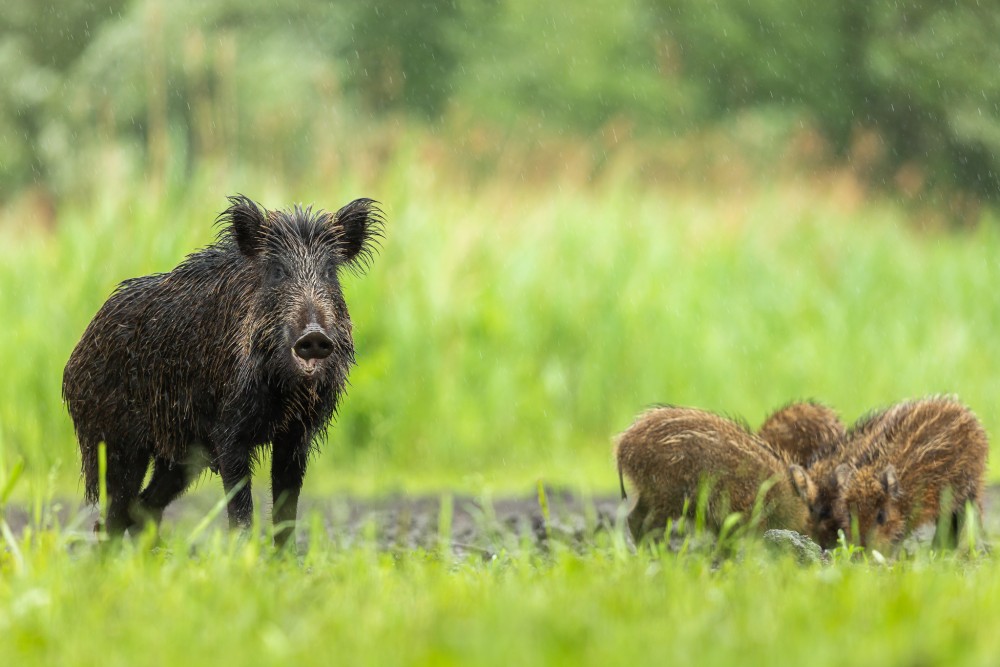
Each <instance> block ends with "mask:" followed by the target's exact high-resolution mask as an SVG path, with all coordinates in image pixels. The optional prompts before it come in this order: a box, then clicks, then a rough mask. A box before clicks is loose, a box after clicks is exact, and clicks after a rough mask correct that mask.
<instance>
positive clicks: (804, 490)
mask: <svg viewBox="0 0 1000 667" xmlns="http://www.w3.org/2000/svg"><path fill="white" fill-rule="evenodd" d="M788 474H789V475H790V476H791V478H792V486H794V487H795V491H796V492H797V493H798V494H799V497H801V498H802V500H804V501H806V503H808V504H809V505H812V504H813V503H815V502H816V485H815V484H813V481H812V478H810V477H809V473H807V472H806V469H805V468H803V467H802V466H800V465H790V466H788Z"/></svg>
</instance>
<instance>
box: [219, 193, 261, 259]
mask: <svg viewBox="0 0 1000 667" xmlns="http://www.w3.org/2000/svg"><path fill="white" fill-rule="evenodd" d="M227 199H229V208H227V209H226V210H225V211H223V212H222V213H220V214H219V218H218V220H217V221H216V222H217V223H219V224H221V225H226V226H227V228H226V229H228V230H229V233H230V234H232V236H233V238H235V239H236V245H237V246H238V247H239V249H240V252H241V253H243V254H244V255H246V256H247V257H253V256H254V255H256V254H257V253H258V252H260V246H261V236H262V229H263V227H264V224H265V223H266V222H267V216H268V212H267V209H265V208H263V207H261V206H258V205H257V204H256V203H255V202H254V201H252V200H251V199H250V198H249V197H247V196H245V195H234V196H232V197H227ZM226 229H223V233H226Z"/></svg>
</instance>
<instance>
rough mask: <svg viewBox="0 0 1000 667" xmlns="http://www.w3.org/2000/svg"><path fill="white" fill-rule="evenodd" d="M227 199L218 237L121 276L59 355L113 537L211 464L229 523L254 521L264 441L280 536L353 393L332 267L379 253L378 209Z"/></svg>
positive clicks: (337, 270)
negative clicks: (324, 438)
mask: <svg viewBox="0 0 1000 667" xmlns="http://www.w3.org/2000/svg"><path fill="white" fill-rule="evenodd" d="M229 202H230V206H229V208H228V209H226V211H224V212H223V213H222V214H221V215H220V216H219V222H220V223H221V225H222V227H221V230H220V233H219V236H218V238H217V240H216V242H215V243H213V244H211V245H209V246H208V247H206V248H204V249H203V250H200V251H198V252H195V253H193V254H191V255H189V256H188V257H187V259H185V260H184V261H183V262H182V263H181V264H180V265H178V266H177V267H176V268H175V269H173V270H172V271H170V272H168V273H161V274H154V275H150V276H144V277H141V278H134V279H131V280H126V281H125V282H123V283H122V284H121V285H119V286H118V288H117V290H115V292H114V293H113V294H112V295H111V297H110V298H109V299H108V300H107V302H106V303H105V304H104V305H103V306H102V307H101V309H100V310H99V311H98V313H97V315H95V316H94V319H93V321H91V323H90V325H89V326H88V327H87V329H86V331H85V332H84V334H83V337H82V338H81V340H80V342H79V343H78V344H77V346H76V349H74V350H73V353H72V355H71V356H70V359H69V362H68V363H67V364H66V370H65V372H64V375H63V397H64V399H65V400H66V403H67V405H68V408H69V412H70V415H71V417H72V419H73V424H74V426H75V429H76V434H77V438H78V440H79V442H80V452H81V454H82V458H83V475H84V479H85V493H86V498H87V500H88V501H90V502H96V501H97V498H98V486H99V479H98V447H99V444H100V443H102V442H103V443H105V445H106V451H107V493H108V513H107V529H108V532H109V533H110V534H112V535H121V534H122V533H124V532H125V531H126V530H127V529H129V528H130V527H132V526H133V525H135V523H136V522H137V521H139V520H142V519H152V520H154V521H159V518H160V517H161V516H162V513H163V508H164V507H166V506H167V504H168V503H170V502H171V501H172V500H173V499H174V498H176V497H177V496H178V495H180V494H181V493H183V491H184V490H185V489H186V487H187V486H188V484H189V483H190V481H191V480H192V478H193V477H194V476H196V475H197V474H199V473H200V471H201V470H202V469H203V468H204V467H205V466H206V465H209V466H211V468H212V469H213V470H216V471H218V472H219V474H220V475H221V477H222V483H223V487H224V488H225V490H226V492H227V494H230V496H231V499H230V500H229V504H228V514H229V523H230V526H238V527H242V528H245V527H247V526H248V525H249V524H250V521H251V517H252V513H253V500H252V496H251V493H250V476H251V473H252V469H253V463H254V461H255V459H256V455H257V453H258V452H259V450H260V449H261V448H262V447H265V446H270V448H271V451H272V471H271V486H272V494H273V499H274V506H273V520H274V523H275V540H276V542H277V543H278V544H283V543H284V542H285V541H286V540H287V539H288V538H289V537H290V536H291V535H292V534H293V532H294V529H293V528H292V523H293V522H294V520H295V516H296V508H297V504H298V496H299V490H300V488H301V486H302V480H303V476H304V475H305V470H306V462H307V460H308V457H309V454H310V450H311V448H312V446H313V443H314V441H315V440H316V439H317V438H318V437H319V436H321V435H322V434H324V433H325V428H326V426H327V424H328V422H329V421H330V420H331V418H332V417H333V415H334V414H335V412H336V410H337V407H338V405H339V403H340V399H341V397H342V395H343V393H344V389H345V386H346V382H347V374H348V370H349V369H350V367H351V366H352V365H353V364H354V342H353V338H352V325H351V319H350V316H349V314H348V311H347V304H346V303H345V301H344V297H343V293H342V291H341V286H340V280H339V276H340V274H341V273H342V271H343V270H344V269H353V270H358V269H361V268H364V267H366V266H367V265H368V263H369V261H370V260H371V259H372V256H373V250H374V248H375V245H374V244H375V243H376V242H377V239H378V238H380V237H381V233H382V224H383V220H382V215H381V212H380V210H379V209H378V207H377V206H376V203H375V202H374V201H372V200H370V199H358V200H355V201H353V202H351V203H350V204H347V205H346V206H344V207H343V208H341V209H340V210H339V211H337V212H336V213H328V212H325V211H317V210H313V209H311V208H305V209H303V208H301V207H298V206H296V207H294V208H292V209H290V210H284V211H268V210H265V209H263V208H261V207H260V206H258V205H257V204H255V203H254V202H252V201H251V200H249V199H248V198H246V197H244V196H242V195H239V196H234V197H230V198H229ZM150 462H152V465H153V473H152V477H151V478H150V481H149V483H148V484H147V485H146V488H145V489H142V490H141V491H140V489H141V485H142V483H143V479H144V477H145V475H146V472H147V469H148V468H149V466H150Z"/></svg>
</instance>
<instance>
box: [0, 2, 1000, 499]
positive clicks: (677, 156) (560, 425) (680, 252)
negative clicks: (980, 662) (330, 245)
mask: <svg viewBox="0 0 1000 667" xmlns="http://www.w3.org/2000/svg"><path fill="white" fill-rule="evenodd" d="M998 34H1000V9H996V8H990V6H989V5H988V4H986V3H978V2H975V1H972V0H969V1H965V0H959V1H958V2H955V3H947V4H945V3H939V2H930V1H914V2H889V1H887V0H885V1H884V0H877V1H874V2H860V1H856V0H847V1H846V2H841V3H833V4H830V5H829V6H826V5H823V6H819V5H816V6H810V7H806V6H804V5H802V3H800V2H792V1H791V0H762V1H760V2H754V3H747V2H745V0H720V1H719V2H716V3H711V4H707V3H702V2H697V1H696V0H634V1H631V2H609V1H607V0H596V1H595V2H589V3H539V2H527V1H525V0H456V1H454V2H403V1H399V0H375V1H374V2H369V1H365V2H362V1H360V0H351V1H348V2H341V3H322V2H305V1H303V0H270V1H268V2H262V1H258V0H249V1H248V0H241V1H240V2H235V1H232V0H214V1H212V2H193V1H190V0H177V1H174V2H164V1H161V0H139V1H135V2H81V1H77V0H66V1H63V2H58V3H39V2H34V1H26V0H7V1H6V2H4V3H3V4H2V6H0V260H2V264H0V317H2V322H3V325H2V326H0V369H2V371H3V376H4V380H3V383H2V385H0V472H3V469H5V468H9V467H10V466H12V465H13V464H14V462H15V461H17V460H18V459H24V460H25V461H26V463H27V466H28V467H27V470H28V476H29V479H31V480H32V485H30V487H25V488H31V489H33V493H38V494H41V493H56V494H66V495H73V494H76V493H78V492H79V490H80V484H79V481H78V459H77V453H76V445H75V442H74V440H73V435H72V429H71V425H70V423H69V420H68V417H66V415H65V410H64V408H63V406H62V403H61V400H60V398H59V387H60V382H61V373H62V367H63V365H64V364H65V360H66V359H67V357H68V355H69V352H70V350H71V349H72V347H73V345H74V344H75V342H76V340H77V339H78V338H79V336H80V334H81V333H82V331H83V329H84V327H85V326H86V324H87V322H88V321H89V319H90V317H92V316H93V314H94V312H95V311H96V309H97V308H98V307H99V306H100V304H101V303H102V302H103V300H104V299H105V298H106V297H107V295H108V294H109V293H110V292H111V290H112V289H113V288H114V286H115V285H116V284H117V283H118V282H119V281H121V280H123V279H125V278H128V277H131V276H135V275H139V274H143V273H149V272H152V271H166V270H169V269H170V268H171V267H173V266H174V265H175V264H176V263H177V262H178V261H180V260H181V259H182V258H183V257H184V255H185V254H186V253H188V252H190V251H191V250H193V249H195V248H197V247H199V246H201V245H204V244H205V243H208V242H210V241H211V239H212V236H213V229H212V220H213V219H214V216H215V215H216V214H217V213H218V212H219V211H220V210H221V209H222V208H223V207H224V206H225V199H224V198H225V195H227V194H232V193H234V192H244V193H246V194H248V195H250V196H251V197H253V198H255V199H257V200H259V201H260V202H261V203H262V204H264V205H266V206H268V207H272V208H277V207H283V206H287V205H289V204H291V203H292V202H295V201H304V202H314V203H316V204H317V205H319V206H322V207H325V208H336V207H338V206H340V205H342V204H343V203H345V202H346V201H348V200H350V199H352V198H354V197H358V196H371V197H375V198H377V199H379V200H380V201H382V202H383V205H384V208H385V210H386V213H387V216H388V220H389V222H388V225H387V239H386V242H385V247H384V250H383V252H382V253H381V255H380V256H379V257H378V258H377V259H376V261H375V263H374V265H373V267H372V269H371V271H370V272H369V274H368V275H367V276H363V277H358V278H353V277H352V278H349V279H348V283H347V285H346V289H347V292H348V302H349V305H350V307H351V310H352V314H353V317H354V320H355V331H356V336H357V344H358V352H359V366H358V368H357V369H355V371H354V372H353V374H352V378H351V383H352V384H351V388H350V391H349V395H348V398H347V400H346V403H345V404H344V408H343V410H342V414H341V416H340V418H339V420H338V421H337V423H336V425H335V426H334V427H332V428H331V430H330V434H329V442H328V443H327V446H326V447H325V450H324V452H323V454H322V455H321V456H320V457H318V458H317V459H316V461H315V462H314V463H313V464H312V468H311V472H310V475H309V477H308V478H307V490H309V491H311V492H314V493H325V492H328V491H330V490H336V489H344V488H346V489H350V490H355V491H364V492H384V491H387V490H392V489H405V490H415V489H440V488H457V489H461V490H481V489H483V488H492V489H497V490H501V491H507V490H522V489H527V488H530V487H531V486H532V485H533V484H534V482H535V480H537V479H539V478H541V479H544V480H546V481H550V482H553V483H557V484H566V485H570V486H574V487H577V488H580V489H583V490H585V491H587V492H593V493H605V492H610V491H612V490H613V489H614V488H615V486H616V484H617V476H616V474H615V472H614V471H613V468H612V464H611V453H610V452H611V441H612V438H613V436H614V434H615V433H617V432H619V431H621V430H622V429H623V428H625V427H626V426H627V425H628V423H629V421H630V420H631V419H632V417H633V416H634V415H635V414H636V413H637V412H639V411H641V410H642V409H643V408H645V407H647V406H649V405H650V404H653V403H657V402H671V403H681V404H691V405H699V406H703V407H707V408H710V409H714V410H719V411H722V412H725V413H727V414H734V415H742V416H745V417H746V418H747V419H748V420H749V421H750V422H751V423H752V424H758V423H759V422H760V421H761V420H762V419H763V417H764V415H765V414H766V413H767V411H769V410H771V409H773V408H776V407H778V406H780V405H782V404H784V403H785V402H788V401H790V400H792V399H798V398H810V397H811V398H817V399H821V400H825V401H828V402H830V403H831V404H833V405H834V406H836V407H838V408H839V409H841V410H842V412H843V414H844V416H845V418H847V419H848V420H850V419H854V418H855V417H857V416H858V415H860V414H861V413H863V412H864V411H866V410H868V409H870V408H873V407H876V406H880V405H885V404H887V403H890V402H892V401H895V400H899V399H902V398H905V397H911V396H918V395H922V394H926V393H932V392H957V393H958V394H959V395H960V396H961V397H962V398H963V399H964V400H966V401H967V402H968V403H969V404H970V405H971V406H972V407H973V409H975V410H976V411H977V413H978V414H979V415H980V416H981V418H982V419H983V421H984V423H985V424H986V426H987V428H988V430H989V431H990V433H991V434H994V435H995V434H996V433H997V432H998V431H997V429H998V427H1000V416H998V414H997V412H996V410H995V407H994V406H995V397H996V395H997V390H998V386H997V382H996V380H995V379H994V378H995V377H996V374H995V372H994V369H995V368H996V366H997V362H998V360H1000V340H998V337H997V336H996V335H995V332H996V331H997V330H998V329H1000V303H998V302H997V299H996V297H995V289H996V285H997V284H998V283H1000V280H998V279H1000V266H998V263H997V257H998V256H1000V252H998V251H1000V227H998V222H1000V218H998V216H997V212H996V200H997V196H998V193H1000V74H998V70H997V63H998V62H1000V40H997V39H996V35H998ZM0 477H2V475H0ZM214 486H215V485H214V484H213V486H212V488H213V489H214Z"/></svg>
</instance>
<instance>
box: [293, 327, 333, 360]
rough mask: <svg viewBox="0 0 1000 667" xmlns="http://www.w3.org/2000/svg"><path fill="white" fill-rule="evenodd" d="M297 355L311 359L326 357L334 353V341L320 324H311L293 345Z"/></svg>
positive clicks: (304, 358) (303, 358)
mask: <svg viewBox="0 0 1000 667" xmlns="http://www.w3.org/2000/svg"><path fill="white" fill-rule="evenodd" d="M292 350H293V351H294V352H295V356H297V357H298V358H300V359H302V360H304V361H309V360H311V359H326V358H327V357H329V356H330V354H331V353H333V341H332V340H330V337H329V336H327V335H326V332H324V331H323V327H321V326H319V325H318V324H315V323H313V324H309V325H308V326H306V328H305V329H304V330H303V332H302V336H301V337H300V338H299V339H298V340H297V341H295V344H294V345H293V346H292Z"/></svg>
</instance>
